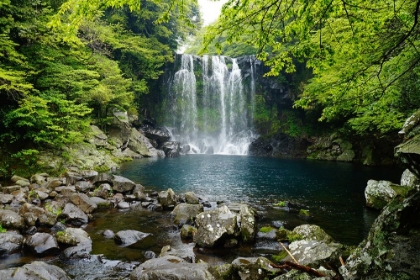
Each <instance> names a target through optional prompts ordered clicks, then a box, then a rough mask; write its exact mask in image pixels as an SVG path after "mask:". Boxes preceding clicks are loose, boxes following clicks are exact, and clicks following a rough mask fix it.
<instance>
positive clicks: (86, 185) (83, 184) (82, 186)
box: [74, 181, 93, 192]
mask: <svg viewBox="0 0 420 280" xmlns="http://www.w3.org/2000/svg"><path fill="white" fill-rule="evenodd" d="M74 186H75V188H76V190H77V191H79V192H88V191H89V190H90V189H91V188H92V187H93V184H92V183H91V182H89V181H78V182H76V183H75V184H74Z"/></svg>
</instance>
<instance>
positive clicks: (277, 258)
mask: <svg viewBox="0 0 420 280" xmlns="http://www.w3.org/2000/svg"><path fill="white" fill-rule="evenodd" d="M287 255H288V254H287V252H286V251H280V253H278V254H277V255H272V256H271V259H272V260H273V261H275V262H280V261H281V260H282V259H284V258H285V257H287Z"/></svg>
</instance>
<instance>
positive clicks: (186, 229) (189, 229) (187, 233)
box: [181, 225, 197, 239]
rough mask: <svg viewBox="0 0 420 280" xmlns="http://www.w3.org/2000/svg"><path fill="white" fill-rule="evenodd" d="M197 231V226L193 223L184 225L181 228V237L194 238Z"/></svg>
mask: <svg viewBox="0 0 420 280" xmlns="http://www.w3.org/2000/svg"><path fill="white" fill-rule="evenodd" d="M196 233H197V228H196V227H193V226H191V225H183V226H182V228H181V238H183V239H192V238H193V237H194V235H195V234H196Z"/></svg>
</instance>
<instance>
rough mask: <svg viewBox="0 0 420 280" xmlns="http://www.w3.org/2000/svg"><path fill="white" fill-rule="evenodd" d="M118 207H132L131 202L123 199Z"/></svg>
mask: <svg viewBox="0 0 420 280" xmlns="http://www.w3.org/2000/svg"><path fill="white" fill-rule="evenodd" d="M117 207H118V209H128V208H130V204H129V203H128V202H125V201H121V202H119V203H118V205H117Z"/></svg>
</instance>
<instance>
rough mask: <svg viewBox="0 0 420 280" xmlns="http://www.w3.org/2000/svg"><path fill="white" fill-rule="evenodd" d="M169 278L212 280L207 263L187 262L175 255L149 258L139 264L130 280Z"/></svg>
mask: <svg viewBox="0 0 420 280" xmlns="http://www.w3.org/2000/svg"><path fill="white" fill-rule="evenodd" d="M148 279H171V280H197V279H200V280H213V279H214V277H213V275H211V273H210V272H209V271H208V265H206V264H202V263H189V262H186V261H185V260H183V259H181V258H178V257H175V256H164V257H161V258H156V259H151V260H148V261H145V262H144V263H142V264H141V265H139V266H138V267H137V268H136V269H135V270H134V271H133V272H132V273H131V274H130V280H148Z"/></svg>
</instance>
